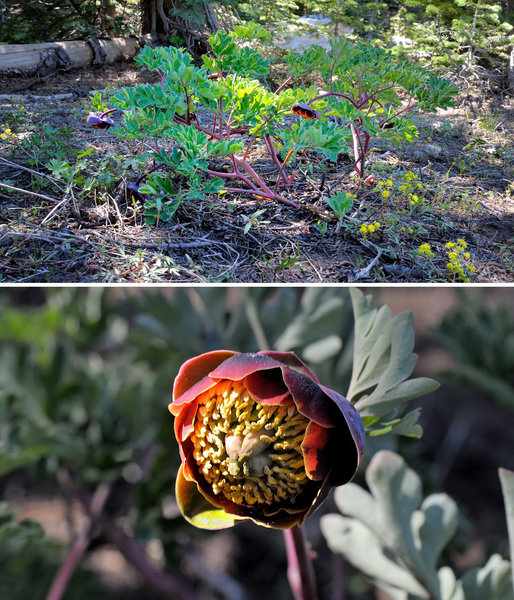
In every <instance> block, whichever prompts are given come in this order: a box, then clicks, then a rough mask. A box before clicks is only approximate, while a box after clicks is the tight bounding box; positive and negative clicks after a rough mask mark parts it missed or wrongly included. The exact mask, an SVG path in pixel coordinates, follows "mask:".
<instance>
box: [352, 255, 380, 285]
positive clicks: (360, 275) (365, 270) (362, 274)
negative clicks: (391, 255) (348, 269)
mask: <svg viewBox="0 0 514 600" xmlns="http://www.w3.org/2000/svg"><path fill="white" fill-rule="evenodd" d="M377 250H378V254H377V255H376V256H375V258H374V259H373V260H372V261H371V262H370V263H369V265H368V266H367V267H364V268H363V269H359V270H358V271H357V272H356V273H355V274H354V275H353V277H349V278H348V283H353V282H354V281H357V280H358V279H363V278H364V277H367V276H368V275H369V272H370V271H371V269H372V268H373V267H374V266H375V265H376V264H377V263H378V261H379V260H380V257H381V256H382V254H383V250H382V248H377Z"/></svg>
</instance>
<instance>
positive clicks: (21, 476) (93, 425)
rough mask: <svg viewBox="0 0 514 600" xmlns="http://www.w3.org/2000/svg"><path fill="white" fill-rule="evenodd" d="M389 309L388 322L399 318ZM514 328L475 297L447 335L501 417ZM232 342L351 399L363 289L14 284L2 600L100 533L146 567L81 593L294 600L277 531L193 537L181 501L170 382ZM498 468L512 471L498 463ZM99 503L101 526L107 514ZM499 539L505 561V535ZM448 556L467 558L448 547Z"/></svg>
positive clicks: (6, 297)
mask: <svg viewBox="0 0 514 600" xmlns="http://www.w3.org/2000/svg"><path fill="white" fill-rule="evenodd" d="M405 293H406V294H408V293H409V291H408V290H407V291H406V292H405ZM367 302H368V304H369V306H373V304H371V303H370V301H367ZM384 310H385V311H386V312H385V313H384ZM384 310H383V311H382V312H381V313H380V314H386V316H387V315H389V316H388V317H387V318H388V319H392V318H393V317H391V315H390V313H389V312H388V309H387V308H386V307H384ZM396 312H398V311H396ZM396 318H400V320H402V319H403V317H401V316H400V317H396ZM509 319H510V320H509ZM512 331H513V326H512V312H511V310H510V309H508V308H500V307H498V306H496V305H494V306H491V305H489V304H486V303H485V302H484V301H483V300H482V299H481V298H480V297H479V296H473V297H470V296H469V295H467V294H463V295H462V298H461V302H460V304H458V305H457V306H456V307H455V308H454V309H453V312H448V314H447V316H446V317H445V318H444V319H443V320H442V321H441V322H440V324H439V326H438V328H437V336H438V338H439V339H440V340H441V342H442V343H443V344H444V345H445V346H446V347H447V348H448V349H449V350H450V352H451V355H452V356H453V358H451V357H450V359H449V360H450V361H451V360H454V361H455V362H456V364H457V368H456V369H455V370H453V369H452V372H454V373H456V374H457V377H456V379H454V380H453V381H454V382H455V383H458V384H459V385H461V386H462V385H464V386H469V385H471V386H475V380H474V379H470V378H469V376H467V375H466V373H468V375H469V372H474V371H476V369H478V368H484V367H485V369H486V370H487V376H488V378H489V379H488V381H490V382H492V384H491V385H490V386H489V385H488V386H482V388H483V389H484V391H485V392H489V391H491V390H492V392H491V393H492V396H493V397H494V398H497V397H498V398H499V397H500V396H501V398H502V400H501V401H500V402H499V408H500V409H501V410H504V409H505V408H510V409H511V408H512V406H511V405H510V404H509V403H505V402H504V401H503V399H504V396H502V395H501V394H500V395H498V392H497V390H501V389H510V392H511V393H512V382H513V380H512V376H513V364H514V363H513V362H512V353H510V354H509V358H506V357H505V350H506V349H507V348H509V347H510V345H512V335H513V333H512ZM450 342H451V343H450ZM219 348H227V349H233V350H237V351H241V352H248V351H255V350H258V349H262V348H273V349H279V350H294V351H295V352H297V353H298V355H299V356H300V357H301V358H302V359H304V360H305V361H306V362H307V363H308V364H309V365H310V366H312V368H313V370H314V372H315V373H316V374H317V375H318V376H319V378H320V380H321V381H322V382H323V383H324V384H325V385H327V386H329V387H332V388H334V389H337V390H338V391H341V392H342V393H345V392H346V391H347V390H348V388H349V387H350V382H351V380H352V363H353V359H354V316H353V310H352V302H351V299H350V294H349V292H348V290H347V289H344V288H310V289H294V288H284V287H281V288H272V287H269V288H235V287H233V288H206V287H202V288H174V289H165V290H164V289H163V290H149V289H138V290H136V289H121V288H94V287H91V288H35V289H30V288H25V289H23V288H13V289H4V290H2V292H1V293H0V497H2V498H4V499H5V501H6V502H4V503H2V504H0V573H1V574H2V576H1V577H0V597H2V598H6V599H8V600H26V599H27V598H35V599H36V598H37V599H39V598H45V594H46V593H47V591H48V589H49V587H50V585H51V582H52V580H53V578H54V576H55V573H56V571H57V569H58V567H59V565H60V564H62V562H63V560H65V559H66V557H67V556H68V554H67V552H68V549H69V547H70V545H72V544H73V543H75V542H76V541H77V540H80V536H81V535H84V531H85V530H87V528H88V527H89V530H87V535H88V536H89V537H90V539H91V540H92V543H91V545H90V546H89V549H88V552H87V554H86V559H89V558H91V557H92V556H94V555H95V553H96V554H98V553H99V552H100V551H102V550H105V549H106V548H110V549H111V550H112V548H113V547H114V548H115V549H116V550H115V553H118V554H120V555H122V556H123V558H124V562H123V567H122V568H121V570H124V569H125V570H126V569H128V570H129V571H130V572H132V573H138V574H137V575H134V577H133V579H132V580H131V581H130V582H129V584H126V585H125V584H119V585H118V586H117V587H116V586H114V587H113V586H112V585H107V583H106V581H105V577H104V578H102V577H100V576H99V571H98V568H95V567H94V561H93V562H91V561H90V560H86V561H84V562H83V563H81V568H80V569H78V570H77V571H76V572H75V573H74V575H73V577H72V579H71V582H70V584H69V588H68V591H67V594H66V598H69V599H70V600H76V599H81V598H86V597H95V598H98V599H99V600H102V599H103V598H113V599H118V598H124V599H129V598H140V599H143V600H144V599H145V598H148V599H153V598H171V597H173V598H179V599H180V598H196V597H198V598H202V599H206V600H208V599H210V598H213V599H214V598H227V599H232V598H234V599H237V598H240V599H243V598H247V599H252V598H257V597H259V595H260V594H262V590H263V589H269V590H271V592H270V593H271V596H270V597H273V598H277V599H280V598H288V597H289V591H288V589H287V582H286V580H285V577H284V567H285V563H284V560H285V559H284V553H283V547H282V541H281V539H280V535H279V534H278V532H273V531H268V530H262V529H260V528H257V527H255V526H253V525H251V524H243V525H241V526H238V527H236V528H235V529H234V530H230V531H229V532H222V533H220V534H215V535H213V534H206V533H205V532H202V531H199V530H192V528H191V527H190V526H189V525H187V524H186V522H185V521H184V520H183V519H182V518H180V516H179V514H178V511H177V508H176V504H175V501H174V497H173V482H174V478H175V474H176V471H177V468H178V465H179V456H178V452H177V447H176V443H175V441H174V438H173V433H172V417H171V416H170V415H169V413H168V410H167V405H168V403H169V402H170V399H171V397H170V396H171V387H172V383H173V379H174V377H175V375H176V373H177V371H178V368H179V366H180V365H181V364H182V363H183V362H184V361H185V360H186V359H188V358H190V357H191V356H193V355H196V354H200V353H202V352H206V351H209V350H214V349H219ZM409 348H410V346H409V343H407V350H406V352H407V354H409V355H410V350H409ZM405 356H407V355H405ZM402 360H403V359H402ZM414 381H416V380H414ZM502 386H503V387H502ZM505 386H507V387H505ZM509 386H510V387H509ZM475 387H476V386H475ZM482 388H480V387H479V388H478V389H482ZM452 393H453V392H452ZM420 404H421V405H423V401H422V402H421V403H420ZM446 412H448V411H446ZM416 414H417V413H416ZM502 414H503V413H502ZM502 418H503V417H502ZM508 418H509V417H507V418H506V420H505V421H504V422H505V427H506V428H508V427H509V426H508V423H509V421H508ZM510 431H512V429H510ZM374 440H375V441H374V442H373V443H370V444H369V450H368V456H367V461H366V462H369V458H370V457H371V455H372V454H374V453H375V452H376V451H378V450H380V449H383V448H389V449H396V450H398V451H399V452H400V453H402V454H404V455H405V456H408V457H409V460H413V461H414V462H415V463H416V464H415V467H416V468H417V467H418V466H420V468H421V470H422V474H421V475H422V478H423V480H424V483H425V484H426V485H427V487H428V488H429V491H430V489H433V487H434V482H433V480H432V481H431V479H430V472H429V470H428V469H424V467H423V460H424V458H423V453H422V452H421V451H416V450H415V448H416V447H417V446H416V442H412V441H409V440H406V439H405V438H400V439H398V437H397V436H394V435H388V436H385V437H383V438H378V439H377V438H374ZM402 440H403V441H402ZM484 460H486V461H487V460H489V459H488V457H487V456H485V457H484ZM499 466H504V467H508V468H511V469H512V468H513V467H514V465H513V464H510V465H509V464H496V463H495V464H493V465H491V468H492V469H494V470H497V468H498V467H499ZM468 476H469V473H468ZM358 481H359V483H360V482H361V481H363V479H362V476H361V479H360V480H358ZM497 486H498V490H499V488H500V486H499V482H497ZM499 495H500V498H501V493H499ZM99 496H101V497H102V498H103V500H102V501H103V502H104V504H103V505H102V509H101V511H100V512H101V518H98V517H97V516H95V510H96V509H95V506H96V504H95V503H98V497H99ZM34 498H35V499H37V500H45V501H47V504H46V506H47V512H48V513H52V512H55V511H57V513H58V514H60V515H62V517H61V520H62V521H63V523H62V524H63V527H64V530H65V532H64V535H62V536H61V537H59V536H57V538H56V537H55V536H52V535H51V532H49V531H48V528H46V529H47V531H46V533H47V534H48V535H49V536H50V537H45V533H44V532H43V529H42V528H41V527H40V526H39V525H38V524H37V523H36V522H34V520H27V519H24V517H25V515H26V514H27V506H28V505H30V501H31V499H34ZM500 503H501V500H500ZM327 506H328V507H330V501H329V502H328V503H327ZM332 508H333V505H332ZM491 510H492V508H491ZM501 511H502V507H501V506H500V512H501ZM28 514H31V513H30V511H29V512H28ZM77 515H78V516H77ZM46 516H48V515H46ZM316 518H317V517H316ZM316 518H313V519H312V522H311V523H310V524H309V522H308V535H309V536H310V537H311V538H312V543H313V544H314V545H315V547H316V548H317V551H318V555H319V562H318V567H319V568H318V571H317V574H318V577H319V578H320V579H321V580H323V581H325V583H324V585H322V586H321V588H322V598H331V597H333V595H332V594H333V593H334V590H333V586H334V585H336V584H329V583H327V582H328V581H332V580H333V579H334V573H335V571H334V569H335V570H336V571H337V570H338V569H340V564H339V563H336V562H334V560H335V559H332V558H330V554H329V553H328V551H327V548H326V545H324V542H323V540H322V539H321V536H320V534H319V522H318V521H316V520H315V519H316ZM501 518H503V519H504V516H501ZM41 522H42V524H43V525H45V522H46V521H45V518H41ZM503 522H504V521H503ZM88 523H89V525H88ZM468 528H469V529H471V525H470V524H469V523H468ZM277 535H278V537H277ZM459 543H460V544H463V543H464V542H462V540H460V541H459V539H457V542H456V544H457V546H456V547H457V548H458V545H459ZM494 544H495V546H494V550H496V551H498V552H500V553H501V552H503V553H504V554H505V550H506V536H505V538H504V539H503V540H502V539H500V540H499V541H496V542H494ZM462 548H463V547H462V546H461V548H460V550H462ZM111 558H112V555H111ZM445 559H449V560H450V561H454V560H455V557H453V558H452V555H451V553H446V554H445ZM128 565H131V567H132V568H130V567H129V566H128ZM346 569H348V566H347V567H346ZM456 569H457V571H458V566H457V568H456ZM27 573H30V578H28V577H26V576H23V575H22V574H27ZM241 573H244V574H245V575H244V582H243V581H242V579H240V578H239V577H238V576H239V575H241ZM163 574H164V579H163V578H162V576H163ZM350 575H351V576H350V583H351V585H350V588H351V593H350V595H348V598H359V599H361V598H362V599H364V598H374V597H375V596H374V594H373V592H372V586H371V583H370V582H369V580H368V579H367V578H365V577H362V575H360V574H359V573H357V572H353V571H351V572H350ZM262 586H264V587H262ZM325 588H327V589H325ZM134 590H135V591H134ZM132 594H133V595H132Z"/></svg>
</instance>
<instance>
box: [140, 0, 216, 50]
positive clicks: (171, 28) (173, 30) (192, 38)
mask: <svg viewBox="0 0 514 600" xmlns="http://www.w3.org/2000/svg"><path fill="white" fill-rule="evenodd" d="M139 5H140V8H141V35H142V37H143V41H144V43H147V44H152V45H159V44H162V45H166V44H169V42H170V37H172V36H173V35H179V36H181V37H182V38H183V39H184V41H185V44H186V47H187V49H188V50H189V51H190V52H192V53H200V54H203V53H205V52H206V51H207V37H208V35H209V34H210V33H213V32H215V31H217V30H218V29H219V25H218V23H217V19H216V16H215V13H214V10H213V9H212V5H211V4H204V5H203V6H202V8H201V13H202V14H201V16H200V18H201V21H202V22H201V23H193V22H192V21H188V20H187V19H184V18H183V17H181V16H180V14H181V10H180V9H181V8H182V7H184V8H186V7H187V1H186V0H140V2H139Z"/></svg>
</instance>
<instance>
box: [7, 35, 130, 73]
mask: <svg viewBox="0 0 514 600" xmlns="http://www.w3.org/2000/svg"><path fill="white" fill-rule="evenodd" d="M138 50H139V42H138V40H137V39H136V38H113V39H108V40H98V39H96V38H90V39H88V40H76V41H72V42H48V43H46V44H5V45H0V73H5V74H13V75H15V74H16V75H19V74H24V75H32V74H35V73H37V74H38V75H47V74H48V73H54V72H55V71H57V69H63V70H69V69H75V68H77V67H85V66H87V65H102V64H104V63H110V62H114V61H116V60H119V59H120V58H132V57H133V56H135V55H136V53H137V52H138Z"/></svg>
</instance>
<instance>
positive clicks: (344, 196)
mask: <svg viewBox="0 0 514 600" xmlns="http://www.w3.org/2000/svg"><path fill="white" fill-rule="evenodd" d="M356 198H357V196H356V195H355V194H350V193H348V192H338V193H337V194H336V195H335V196H330V198H326V202H327V204H328V205H329V206H330V208H331V209H332V210H333V211H334V213H335V215H336V217H337V218H338V223H337V228H336V233H337V232H338V231H339V229H340V228H341V223H342V222H343V219H344V216H345V215H346V214H347V213H349V212H350V210H351V209H352V206H353V201H354V200H355V199H356Z"/></svg>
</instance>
